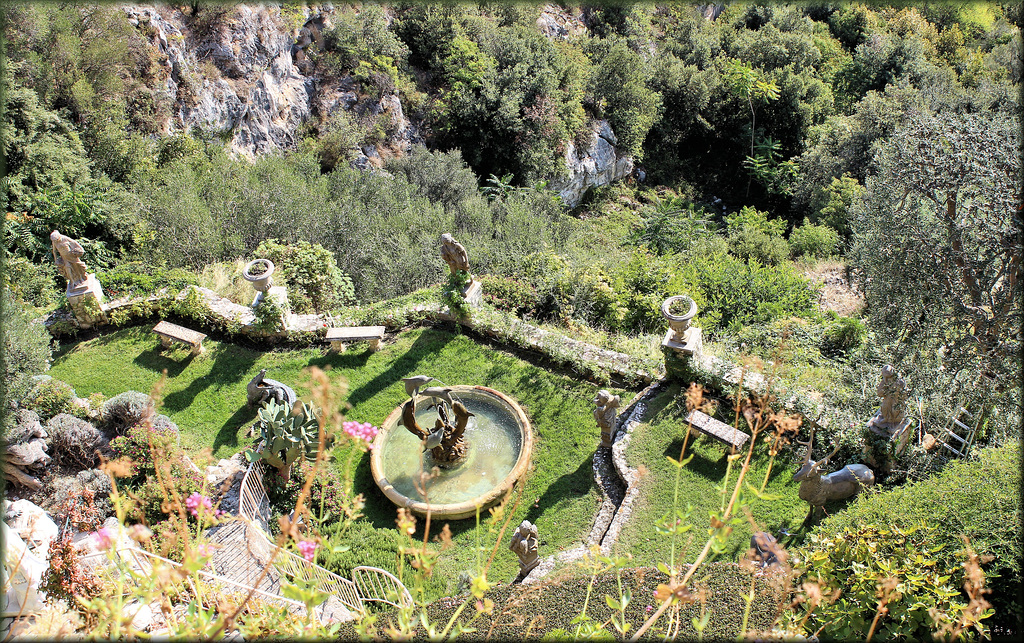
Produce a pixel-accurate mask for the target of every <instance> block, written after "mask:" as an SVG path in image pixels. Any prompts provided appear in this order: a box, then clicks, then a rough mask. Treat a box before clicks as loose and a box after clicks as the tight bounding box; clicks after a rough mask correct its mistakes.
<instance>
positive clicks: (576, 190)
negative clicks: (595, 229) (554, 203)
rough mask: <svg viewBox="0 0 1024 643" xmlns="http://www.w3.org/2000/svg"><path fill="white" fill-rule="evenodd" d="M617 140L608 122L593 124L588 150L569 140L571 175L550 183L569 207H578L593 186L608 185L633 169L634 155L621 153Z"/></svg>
mask: <svg viewBox="0 0 1024 643" xmlns="http://www.w3.org/2000/svg"><path fill="white" fill-rule="evenodd" d="M617 143H618V139H617V138H616V136H615V132H613V131H612V128H611V125H609V124H608V121H597V122H596V123H594V124H593V126H592V129H591V134H590V144H589V145H588V146H587V149H585V150H578V149H577V148H576V145H575V144H574V143H573V142H572V141H570V142H569V144H568V146H567V148H566V151H565V163H566V165H567V166H568V168H569V176H568V177H567V178H565V179H560V180H558V181H554V182H552V185H551V187H552V189H554V190H555V191H557V192H558V193H559V194H560V195H561V197H562V201H564V202H565V204H566V205H567V206H569V207H570V208H573V207H576V205H578V204H579V202H580V199H582V198H583V195H584V194H586V192H587V190H589V189H590V188H593V187H601V186H603V185H608V184H610V183H613V182H615V181H618V180H619V179H622V178H625V177H627V176H629V175H630V174H631V173H632V172H633V159H632V157H630V156H624V155H620V154H619V151H618V149H617V148H616V147H615V146H616V144H617Z"/></svg>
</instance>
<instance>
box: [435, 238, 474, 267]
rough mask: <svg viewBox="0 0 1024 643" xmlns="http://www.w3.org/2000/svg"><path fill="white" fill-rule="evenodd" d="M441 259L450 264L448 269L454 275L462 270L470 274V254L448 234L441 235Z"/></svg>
mask: <svg viewBox="0 0 1024 643" xmlns="http://www.w3.org/2000/svg"><path fill="white" fill-rule="evenodd" d="M441 258H442V259H444V262H445V263H446V264H448V269H449V270H451V273H452V274H453V275H454V274H455V273H456V272H458V271H460V270H465V271H466V272H469V254H468V253H467V252H466V247H465V246H463V245H462V244H461V243H459V242H458V241H456V240H455V239H454V238H453V237H452V235H450V234H448V233H445V234H442V235H441Z"/></svg>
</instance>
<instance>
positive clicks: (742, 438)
mask: <svg viewBox="0 0 1024 643" xmlns="http://www.w3.org/2000/svg"><path fill="white" fill-rule="evenodd" d="M686 421H687V422H689V423H690V426H692V427H693V428H694V429H696V430H697V431H700V432H701V433H703V434H704V435H710V436H711V437H713V438H715V439H716V440H718V441H719V442H723V443H724V444H726V445H727V446H731V447H735V448H736V449H737V450H738V449H740V448H742V447H743V445H744V444H746V443H747V440H749V439H750V436H749V435H747V434H746V433H744V432H743V431H737V430H736V429H734V428H732V427H731V426H729V425H728V424H726V423H725V422H719V421H718V420H716V419H715V418H713V417H711V416H710V415H708V414H707V413H702V412H700V411H697V410H693V411H690V414H689V415H687V416H686Z"/></svg>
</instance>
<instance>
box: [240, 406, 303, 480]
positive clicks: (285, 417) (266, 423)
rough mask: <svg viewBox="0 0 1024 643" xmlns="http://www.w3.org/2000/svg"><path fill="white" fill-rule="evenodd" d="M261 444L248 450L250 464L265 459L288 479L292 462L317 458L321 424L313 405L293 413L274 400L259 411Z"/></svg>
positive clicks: (247, 455) (290, 409) (289, 408)
mask: <svg viewBox="0 0 1024 643" xmlns="http://www.w3.org/2000/svg"><path fill="white" fill-rule="evenodd" d="M258 417H259V427H260V444H259V446H258V447H257V448H255V449H246V450H245V459H246V460H247V461H248V462H256V461H257V460H266V461H267V463H268V464H270V465H271V466H273V467H276V468H277V472H278V475H280V476H281V477H282V478H285V479H287V478H288V474H289V472H290V470H291V466H292V463H293V462H295V461H296V460H298V459H299V456H304V457H305V458H306V459H307V460H312V459H314V458H316V452H317V447H318V446H319V431H320V425H319V422H318V421H317V418H316V411H315V410H314V408H313V405H312V404H306V403H305V402H303V403H302V412H301V413H293V412H292V408H291V407H289V406H288V405H287V404H280V403H278V402H277V401H275V400H273V399H271V400H269V401H268V402H267V405H266V406H264V407H263V408H261V409H260V410H259V414H258Z"/></svg>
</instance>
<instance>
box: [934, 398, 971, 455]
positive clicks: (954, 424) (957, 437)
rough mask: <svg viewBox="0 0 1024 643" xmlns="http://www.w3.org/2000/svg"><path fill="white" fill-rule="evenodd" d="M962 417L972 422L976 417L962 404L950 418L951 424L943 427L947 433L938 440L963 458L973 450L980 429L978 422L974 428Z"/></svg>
mask: <svg viewBox="0 0 1024 643" xmlns="http://www.w3.org/2000/svg"><path fill="white" fill-rule="evenodd" d="M961 418H965V419H966V420H967V421H968V422H970V421H971V420H973V419H974V415H972V414H971V412H970V411H968V410H967V409H965V408H964V407H962V406H961V407H960V408H959V409H958V410H957V412H956V413H955V414H954V415H953V417H951V418H950V421H949V426H946V427H943V431H945V435H943V436H941V437H939V438H938V440H939V442H940V443H941V444H942V446H944V447H945V448H947V449H949V450H950V451H952V452H953V453H954V454H956V455H958V456H960V457H961V458H963V457H966V456H967V454H968V453H970V451H971V445H972V444H974V434H975V433H976V432H977V431H978V423H975V425H974V427H973V428H972V427H970V426H968V425H967V424H964V423H963V422H962V421H961ZM979 423H980V420H979ZM961 433H962V435H961Z"/></svg>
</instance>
